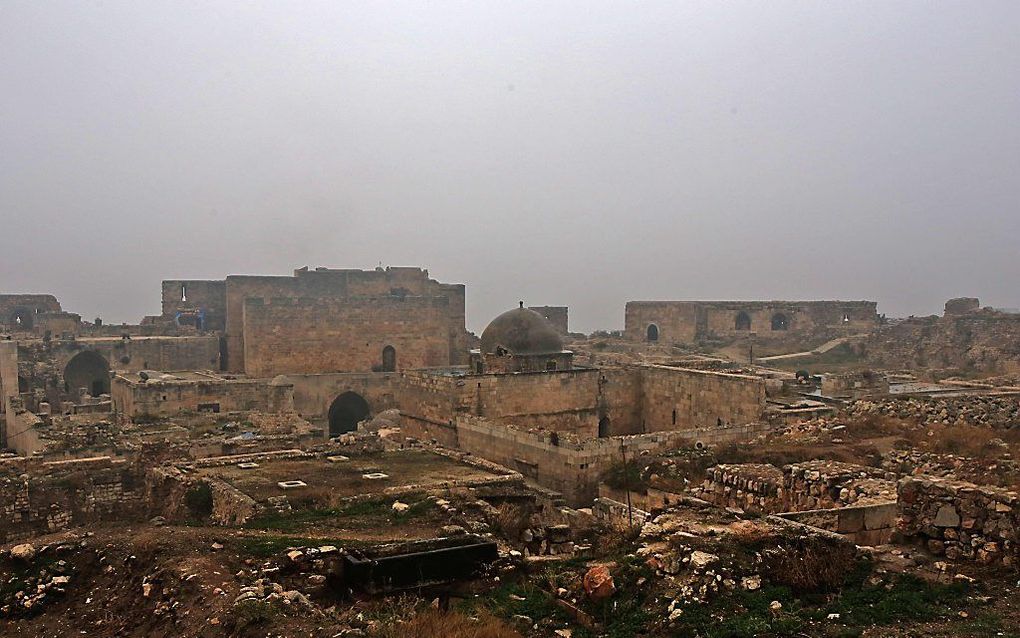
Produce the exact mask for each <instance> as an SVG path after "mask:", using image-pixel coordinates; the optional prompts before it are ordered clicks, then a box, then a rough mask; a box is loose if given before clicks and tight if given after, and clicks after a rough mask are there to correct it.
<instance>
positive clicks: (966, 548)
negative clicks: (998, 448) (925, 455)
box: [898, 477, 1020, 566]
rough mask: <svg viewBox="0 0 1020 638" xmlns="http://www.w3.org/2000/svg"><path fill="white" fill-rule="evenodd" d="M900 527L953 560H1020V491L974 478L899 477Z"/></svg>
mask: <svg viewBox="0 0 1020 638" xmlns="http://www.w3.org/2000/svg"><path fill="white" fill-rule="evenodd" d="M898 491H899V505H900V520H899V529H900V532H901V533H903V535H904V536H906V537H908V538H914V539H917V540H918V541H920V542H923V543H924V544H925V545H926V546H927V547H928V550H929V551H931V552H932V553H934V554H937V555H943V554H944V555H945V556H946V558H948V559H950V560H960V559H971V560H977V561H979V562H982V563H1002V564H1006V565H1012V566H1017V565H1020V537H1018V534H1020V495H1018V494H1017V493H1016V492H1011V491H1007V490H1003V489H1000V488H994V487H987V486H979V485H975V484H973V483H965V482H962V481H952V480H946V479H936V478H930V477H908V478H904V479H902V480H901V481H900V482H899V485H898Z"/></svg>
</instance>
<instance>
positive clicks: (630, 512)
mask: <svg viewBox="0 0 1020 638" xmlns="http://www.w3.org/2000/svg"><path fill="white" fill-rule="evenodd" d="M591 511H592V514H594V515H595V518H596V519H597V520H598V521H600V522H602V523H604V524H606V525H608V526H610V527H612V528H613V529H621V530H625V529H630V528H634V527H641V526H642V525H644V524H645V521H649V520H651V518H652V515H651V514H649V513H648V512H647V511H645V510H642V509H638V508H636V507H634V504H633V503H631V504H630V505H629V506H628V505H627V503H625V502H621V501H617V500H615V499H611V498H608V497H605V496H600V497H598V498H596V499H595V502H594V503H593V504H592V507H591Z"/></svg>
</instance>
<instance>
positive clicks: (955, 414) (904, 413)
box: [846, 392, 1020, 430]
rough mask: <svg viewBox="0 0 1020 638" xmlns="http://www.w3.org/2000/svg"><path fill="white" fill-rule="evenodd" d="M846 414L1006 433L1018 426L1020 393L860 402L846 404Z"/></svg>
mask: <svg viewBox="0 0 1020 638" xmlns="http://www.w3.org/2000/svg"><path fill="white" fill-rule="evenodd" d="M846 413H847V415H848V416H852V417H862V416H870V415H880V416H887V417H892V418H895V419H903V420H906V421H916V422H917V423H920V424H922V425H924V424H936V423H941V424H944V425H977V426H984V427H990V428H993V429H1002V430H1008V429H1010V428H1013V427H1016V425H1017V424H1020V392H995V393H988V394H977V395H964V396H952V397H940V396H899V397H883V398H881V399H877V398H876V399H864V400H860V401H855V402H853V403H851V404H850V405H848V406H847V408H846Z"/></svg>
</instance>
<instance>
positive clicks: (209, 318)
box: [162, 279, 227, 331]
mask: <svg viewBox="0 0 1020 638" xmlns="http://www.w3.org/2000/svg"><path fill="white" fill-rule="evenodd" d="M162 297H163V300H162V306H163V316H162V318H163V319H164V320H166V321H173V320H174V318H175V317H176V315H177V313H179V312H185V313H188V312H194V311H202V313H203V315H204V325H203V326H202V327H203V328H204V329H205V330H219V331H222V330H224V329H225V328H226V320H227V282H226V281H224V280H218V281H216V280H212V281H210V280H196V279H174V280H166V281H164V282H163V294H162Z"/></svg>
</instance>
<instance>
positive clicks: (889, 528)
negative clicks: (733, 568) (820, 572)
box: [779, 501, 899, 546]
mask: <svg viewBox="0 0 1020 638" xmlns="http://www.w3.org/2000/svg"><path fill="white" fill-rule="evenodd" d="M898 511H899V506H898V505H897V503H896V502H895V501H892V502H886V503H873V504H868V505H849V506H847V507H837V508H831V509H821V510H807V511H803V512H787V513H784V514H779V516H782V517H783V518H785V519H787V520H791V521H797V522H798V523H804V524H805V525H811V526H812V527H817V528H819V529H824V530H828V531H830V532H835V533H837V534H840V535H841V536H844V537H846V538H849V539H850V540H852V541H853V542H854V543H856V544H858V545H869V546H874V545H884V544H886V543H888V542H889V541H890V540H892V537H893V534H894V533H895V532H896V523H897V515H898Z"/></svg>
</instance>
